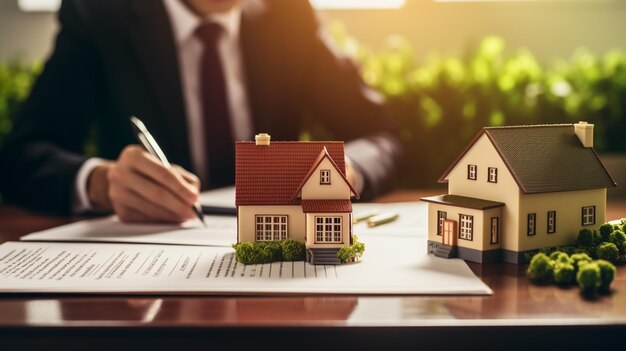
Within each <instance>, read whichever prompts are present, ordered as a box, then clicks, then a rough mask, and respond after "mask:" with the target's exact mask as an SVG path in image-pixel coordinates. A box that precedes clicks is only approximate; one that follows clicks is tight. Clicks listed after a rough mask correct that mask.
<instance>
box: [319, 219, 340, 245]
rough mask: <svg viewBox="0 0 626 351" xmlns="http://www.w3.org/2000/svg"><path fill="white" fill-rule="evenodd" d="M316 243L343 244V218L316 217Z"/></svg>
mask: <svg viewBox="0 0 626 351" xmlns="http://www.w3.org/2000/svg"><path fill="white" fill-rule="evenodd" d="M315 243H316V244H341V243H343V218H342V217H341V216H319V217H315Z"/></svg>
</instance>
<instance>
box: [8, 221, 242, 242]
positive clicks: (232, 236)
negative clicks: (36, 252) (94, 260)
mask: <svg viewBox="0 0 626 351" xmlns="http://www.w3.org/2000/svg"><path fill="white" fill-rule="evenodd" d="M205 220H206V223H207V226H206V227H205V226H203V225H202V223H200V221H199V220H197V219H195V220H191V221H189V222H186V223H184V224H182V225H167V224H135V223H124V222H121V221H120V220H119V218H117V216H109V217H104V218H96V219H89V220H84V221H80V222H76V223H71V224H66V225H62V226H59V227H55V228H51V229H47V230H43V231H40V232H35V233H32V234H28V235H25V236H23V237H21V238H20V240H22V241H75V242H109V243H142V244H169V245H203V246H231V245H232V244H234V243H235V242H237V218H236V217H232V216H205Z"/></svg>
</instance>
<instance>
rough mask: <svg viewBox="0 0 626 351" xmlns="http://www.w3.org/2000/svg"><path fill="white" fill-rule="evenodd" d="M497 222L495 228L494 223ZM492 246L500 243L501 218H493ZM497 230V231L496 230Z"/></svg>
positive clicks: (491, 222)
mask: <svg viewBox="0 0 626 351" xmlns="http://www.w3.org/2000/svg"><path fill="white" fill-rule="evenodd" d="M494 221H495V224H496V225H495V227H494V225H493V224H494V223H493V222H494ZM489 224H490V227H491V228H490V234H491V244H492V245H496V244H498V243H499V242H500V217H491V221H490V223H489ZM494 229H495V230H494Z"/></svg>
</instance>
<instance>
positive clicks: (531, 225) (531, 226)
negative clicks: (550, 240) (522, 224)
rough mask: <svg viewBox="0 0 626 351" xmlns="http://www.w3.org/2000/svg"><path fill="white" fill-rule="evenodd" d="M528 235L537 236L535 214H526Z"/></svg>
mask: <svg viewBox="0 0 626 351" xmlns="http://www.w3.org/2000/svg"><path fill="white" fill-rule="evenodd" d="M527 233H528V235H535V234H537V214H536V213H529V214H528V231H527Z"/></svg>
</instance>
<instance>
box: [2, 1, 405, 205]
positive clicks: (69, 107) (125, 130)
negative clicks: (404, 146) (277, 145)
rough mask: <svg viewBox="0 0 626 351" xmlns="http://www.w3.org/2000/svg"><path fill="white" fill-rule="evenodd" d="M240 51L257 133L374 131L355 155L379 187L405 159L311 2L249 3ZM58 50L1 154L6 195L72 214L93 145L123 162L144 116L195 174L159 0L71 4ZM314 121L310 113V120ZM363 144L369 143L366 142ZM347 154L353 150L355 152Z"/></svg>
mask: <svg viewBox="0 0 626 351" xmlns="http://www.w3.org/2000/svg"><path fill="white" fill-rule="evenodd" d="M242 6H243V13H242V21H241V47H242V55H243V65H244V69H245V73H246V81H247V87H246V88H247V90H248V91H247V92H248V99H249V103H250V111H251V115H252V120H253V126H254V130H255V131H264V132H268V133H270V134H271V135H272V139H273V140H297V138H298V136H299V133H300V132H301V130H302V128H303V125H304V123H305V122H306V120H307V118H316V119H319V120H321V122H322V124H323V125H324V126H325V127H326V128H327V129H328V131H330V133H331V135H332V136H333V137H334V138H337V139H340V140H346V141H350V140H355V139H359V138H369V139H368V141H367V143H369V145H374V148H372V149H370V150H369V151H368V152H365V153H362V152H360V151H359V150H360V149H359V148H352V149H353V150H354V151H352V152H349V156H350V157H351V159H352V160H353V161H355V163H356V165H357V167H358V168H360V169H361V170H362V171H363V173H364V175H365V178H366V184H367V191H366V194H365V195H367V193H369V194H370V195H371V194H374V193H376V192H377V191H379V190H380V189H381V188H382V187H383V184H384V183H385V180H388V179H389V177H390V172H391V170H393V169H394V167H395V164H396V163H397V155H398V152H399V148H398V147H397V144H396V140H397V139H394V138H393V137H390V136H389V135H390V134H385V136H384V137H381V136H380V135H381V134H380V133H381V132H385V131H393V128H392V127H390V126H391V121H390V120H389V119H388V118H386V117H385V112H384V108H383V107H382V105H381V104H380V102H377V101H375V100H376V99H374V98H373V94H372V92H371V91H370V90H369V89H368V88H366V87H365V86H364V85H363V83H362V81H361V79H360V77H359V74H358V70H357V69H356V68H355V66H354V65H353V64H352V62H351V61H350V60H347V59H345V58H343V57H342V56H340V55H339V54H337V53H336V52H335V51H334V50H333V49H332V48H331V46H329V45H328V44H327V42H326V41H325V40H324V39H323V36H322V35H320V31H319V29H320V28H319V25H318V22H317V20H316V17H315V14H314V11H313V9H312V8H311V7H310V5H309V3H308V1H306V0H289V1H284V0H265V1H263V0H248V1H246V0H244V2H243V5H242ZM59 20H60V24H61V29H60V32H59V34H58V36H57V38H56V47H55V49H54V52H53V54H52V56H51V57H50V58H49V60H48V62H47V64H46V66H45V69H44V71H43V73H42V74H41V76H40V77H39V79H38V81H37V82H36V84H35V86H34V88H33V90H32V93H31V95H30V97H29V99H28V100H27V101H26V102H25V104H24V105H23V108H22V111H21V113H20V114H19V116H18V117H17V120H16V124H15V128H14V132H13V133H12V135H11V136H10V137H9V139H8V140H7V143H6V144H5V146H4V148H3V150H2V154H1V155H0V169H2V171H1V172H0V177H1V178H0V187H1V191H2V192H3V195H4V197H5V199H7V200H9V201H10V202H13V203H17V204H20V205H24V206H28V207H30V208H33V209H37V210H44V211H48V212H56V213H69V212H70V210H71V203H72V194H73V191H74V181H75V176H76V174H77V172H78V170H79V168H80V166H81V165H82V163H83V162H84V161H85V160H86V157H85V156H84V151H85V143H86V141H88V140H95V141H96V144H97V145H96V150H98V154H99V156H101V157H104V158H109V159H116V158H117V156H118V155H119V153H120V151H121V150H122V149H123V148H124V146H126V145H128V144H131V143H135V138H134V136H133V134H132V130H131V128H130V125H129V121H128V117H129V116H131V115H137V116H140V117H141V118H142V119H143V120H144V122H145V123H146V125H147V126H148V128H149V129H150V130H151V132H152V134H153V135H154V136H155V138H156V139H157V140H158V141H159V143H160V144H161V147H162V148H163V150H164V152H165V153H166V154H167V155H168V157H169V158H170V160H171V162H173V163H177V164H180V165H182V166H183V167H185V168H187V169H193V168H192V165H191V160H190V152H189V142H188V139H187V125H186V117H185V106H184V103H183V95H182V90H181V82H180V77H179V70H178V58H177V53H176V47H175V42H174V39H173V34H172V29H171V25H170V23H169V17H168V15H167V13H166V10H165V8H164V5H163V3H162V1H158V0H106V1H102V0H64V1H63V4H62V7H61V9H60V11H59ZM307 116H308V117H307ZM360 142H364V141H363V140H361V141H360ZM348 150H350V148H349V149H348Z"/></svg>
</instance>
